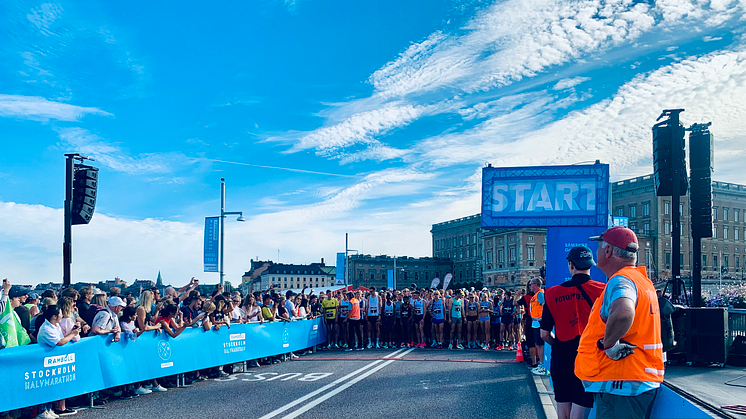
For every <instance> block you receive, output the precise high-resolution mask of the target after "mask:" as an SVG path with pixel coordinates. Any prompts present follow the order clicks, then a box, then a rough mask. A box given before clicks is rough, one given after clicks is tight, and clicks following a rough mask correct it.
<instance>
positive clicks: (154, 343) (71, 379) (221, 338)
mask: <svg viewBox="0 0 746 419" xmlns="http://www.w3.org/2000/svg"><path fill="white" fill-rule="evenodd" d="M325 341H326V328H325V327H324V324H323V322H322V319H320V318H319V319H314V320H302V321H293V322H275V323H264V324H258V323H249V324H236V325H233V326H231V328H230V329H229V328H227V327H221V328H220V330H218V331H215V330H210V331H208V332H205V331H203V330H202V329H201V328H189V329H187V330H185V331H184V332H182V333H181V334H180V335H179V336H177V337H176V338H175V339H174V338H171V337H170V336H168V335H166V334H165V333H160V334H159V335H156V334H155V332H145V333H143V334H142V335H141V336H140V337H139V338H138V339H137V341H134V342H133V341H128V340H127V339H124V337H123V338H122V340H120V341H119V342H116V343H114V342H112V338H111V336H94V337H89V338H83V339H81V340H80V341H79V342H74V343H68V344H66V345H64V346H56V347H54V348H52V347H49V346H47V345H29V346H20V347H14V348H7V349H3V350H2V351H0V366H2V377H3V379H2V380H0V394H2V397H0V412H2V411H8V410H13V409H19V408H22V407H28V406H34V405H38V404H42V403H48V402H52V401H55V400H61V399H65V398H68V397H73V396H77V395H81V394H85V393H91V392H94V391H98V390H103V389H105V388H110V387H114V386H120V385H125V384H130V383H135V382H138V381H145V380H150V379H153V378H159V377H164V376H168V375H175V374H181V373H185V372H189V371H195V370H199V369H205V368H211V367H216V366H220V365H226V364H231V363H235V362H243V361H246V360H250V359H258V358H263V357H267V356H273V355H278V354H282V353H288V352H291V351H298V350H301V349H305V348H309V347H312V346H314V345H318V344H321V343H323V342H325Z"/></svg>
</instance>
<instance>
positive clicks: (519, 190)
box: [510, 183, 531, 212]
mask: <svg viewBox="0 0 746 419" xmlns="http://www.w3.org/2000/svg"><path fill="white" fill-rule="evenodd" d="M528 189H531V184H530V183H511V184H510V190H512V191H515V211H518V212H521V211H523V194H524V192H526V191H527V190H528Z"/></svg>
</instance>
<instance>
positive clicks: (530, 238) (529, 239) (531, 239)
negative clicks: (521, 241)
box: [528, 234, 534, 242]
mask: <svg viewBox="0 0 746 419" xmlns="http://www.w3.org/2000/svg"><path fill="white" fill-rule="evenodd" d="M528 241H530V242H532V241H534V236H532V235H530V234H529V235H528Z"/></svg>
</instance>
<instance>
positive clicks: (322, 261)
mask: <svg viewBox="0 0 746 419" xmlns="http://www.w3.org/2000/svg"><path fill="white" fill-rule="evenodd" d="M321 266H326V265H324V258H321Z"/></svg>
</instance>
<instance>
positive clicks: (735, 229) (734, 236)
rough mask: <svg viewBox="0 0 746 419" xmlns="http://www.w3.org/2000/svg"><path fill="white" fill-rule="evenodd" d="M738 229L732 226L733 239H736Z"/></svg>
mask: <svg viewBox="0 0 746 419" xmlns="http://www.w3.org/2000/svg"><path fill="white" fill-rule="evenodd" d="M739 232H740V231H739V230H738V229H737V228H733V240H738V234H739Z"/></svg>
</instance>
